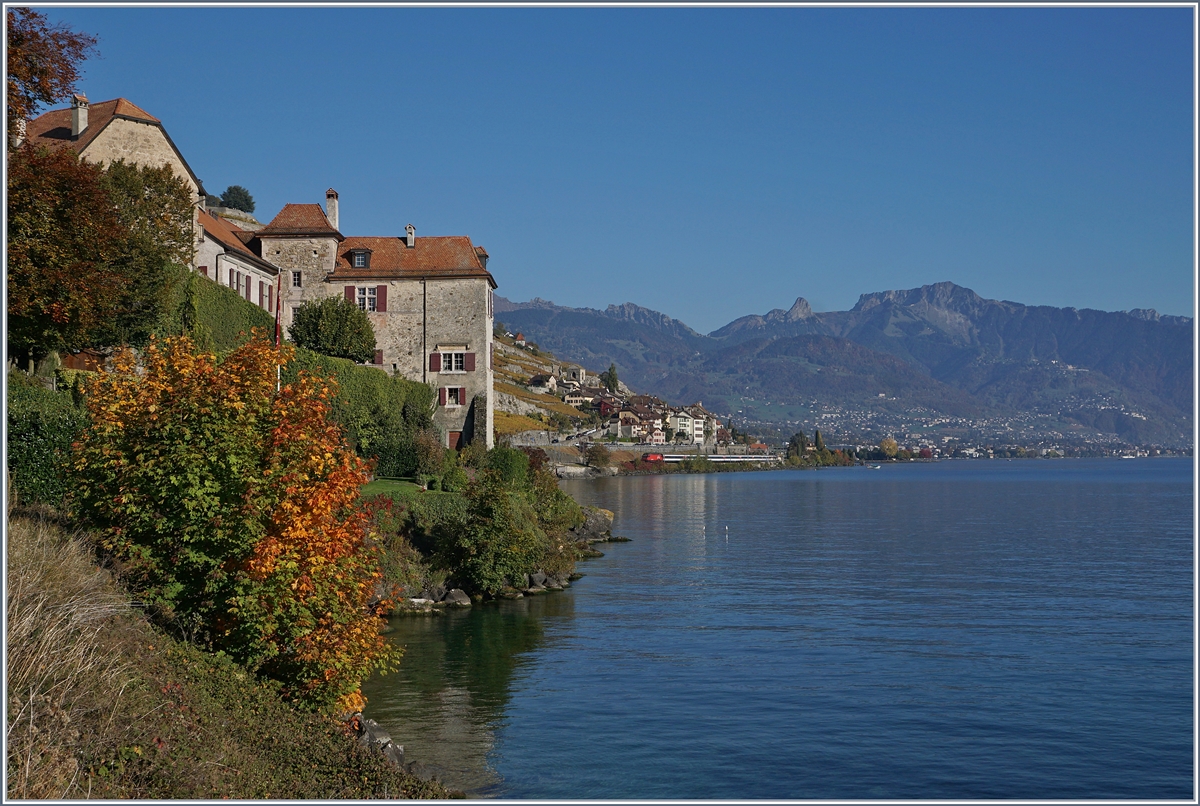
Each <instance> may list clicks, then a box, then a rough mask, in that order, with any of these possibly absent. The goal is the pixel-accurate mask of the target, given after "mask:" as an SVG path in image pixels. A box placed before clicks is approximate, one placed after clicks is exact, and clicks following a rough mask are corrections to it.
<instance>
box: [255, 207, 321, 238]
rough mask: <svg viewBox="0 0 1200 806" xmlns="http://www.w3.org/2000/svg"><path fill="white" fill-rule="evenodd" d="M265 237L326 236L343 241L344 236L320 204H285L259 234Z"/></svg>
mask: <svg viewBox="0 0 1200 806" xmlns="http://www.w3.org/2000/svg"><path fill="white" fill-rule="evenodd" d="M256 234H257V235H259V236H260V237H261V236H263V235H267V236H270V235H324V236H333V237H336V238H337V239H338V240H341V238H342V235H341V233H340V232H338V231H337V230H336V229H334V226H333V225H332V224H330V223H329V219H328V218H326V217H325V211H324V210H322V209H321V205H319V204H285V205H284V206H283V209H282V210H280V211H279V215H277V216H275V217H274V218H272V219H271V223H270V224H267V225H266V226H265V227H263V228H262V229H260V230H259V231H258V232H257V233H256Z"/></svg>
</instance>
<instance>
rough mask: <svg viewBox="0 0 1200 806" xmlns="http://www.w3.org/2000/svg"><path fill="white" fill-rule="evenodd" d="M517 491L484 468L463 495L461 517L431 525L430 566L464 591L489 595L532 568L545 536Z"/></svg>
mask: <svg viewBox="0 0 1200 806" xmlns="http://www.w3.org/2000/svg"><path fill="white" fill-rule="evenodd" d="M518 453H519V452H518ZM522 492H523V491H517V490H513V489H512V487H510V486H509V485H508V484H506V483H505V481H504V479H503V477H502V476H501V474H500V472H499V471H497V470H492V469H489V470H485V471H483V472H482V473H480V474H479V476H477V477H476V479H475V481H474V482H472V483H471V485H470V486H469V487H468V489H467V492H466V494H465V496H463V497H464V499H465V501H466V507H465V510H466V511H465V513H464V514H465V516H466V517H465V520H464V521H463V522H462V523H450V522H445V523H441V524H438V525H437V526H436V527H435V528H434V529H433V538H434V559H435V564H436V565H438V566H440V567H442V568H446V569H448V571H449V573H450V577H451V579H452V580H454V581H455V582H457V583H458V585H459V586H460V587H462V588H463V589H465V590H466V591H467V592H468V593H482V594H489V595H493V594H495V593H496V592H497V591H499V590H500V589H501V588H502V587H504V584H505V580H506V579H516V578H517V577H519V576H520V575H522V574H527V573H529V572H531V571H534V570H537V567H538V564H539V562H540V561H541V560H542V559H543V558H544V557H545V556H546V554H547V547H548V546H547V544H548V541H547V539H546V535H545V533H544V532H543V531H542V530H541V529H540V528H538V526H537V515H536V513H535V512H534V511H533V507H532V506H531V505H530V503H529V501H528V498H527V497H526V496H525V495H523V494H522Z"/></svg>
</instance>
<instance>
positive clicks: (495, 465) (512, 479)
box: [484, 445, 529, 487]
mask: <svg viewBox="0 0 1200 806" xmlns="http://www.w3.org/2000/svg"><path fill="white" fill-rule="evenodd" d="M484 466H485V467H486V468H487V469H488V470H492V471H494V472H495V473H496V474H497V475H498V476H499V477H500V481H501V482H503V483H504V484H506V485H508V486H510V487H518V486H523V485H524V484H525V482H526V480H527V475H528V473H529V456H527V455H526V454H525V453H524V452H523V451H520V450H517V449H516V448H510V447H508V446H506V445H497V446H496V447H495V448H493V449H492V450H490V451H488V454H487V458H486V459H485V460H484Z"/></svg>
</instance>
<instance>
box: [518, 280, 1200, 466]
mask: <svg viewBox="0 0 1200 806" xmlns="http://www.w3.org/2000/svg"><path fill="white" fill-rule="evenodd" d="M495 310H496V318H497V319H498V320H500V321H502V322H504V323H505V325H506V326H507V327H508V328H509V329H510V330H513V331H516V330H520V331H522V332H523V333H524V334H525V336H526V338H527V339H529V340H531V341H534V342H536V343H538V344H539V345H541V346H542V347H544V348H546V349H548V350H551V351H553V352H554V353H555V354H556V355H559V356H561V357H562V358H566V359H569V360H571V361H575V362H578V363H580V364H582V365H584V366H588V367H595V368H597V369H601V368H607V367H608V365H609V363H615V364H616V365H617V367H618V370H619V372H620V376H621V378H622V380H624V381H626V382H627V383H628V384H629V385H630V386H631V387H633V388H635V389H638V390H639V391H644V392H649V393H651V394H655V395H659V396H660V397H663V398H664V399H666V400H668V401H670V402H672V403H676V404H680V403H694V402H696V401H697V400H699V401H703V403H704V405H705V406H706V407H707V408H709V409H710V410H712V411H715V412H718V413H722V414H733V415H735V416H736V417H737V418H739V419H743V420H745V421H748V422H759V423H763V424H775V425H778V426H779V427H780V430H781V431H786V430H787V429H788V428H790V427H794V426H796V425H808V426H809V427H812V426H819V427H820V428H821V429H822V431H824V432H826V433H838V434H841V435H842V436H844V437H846V438H847V439H849V438H862V439H870V438H875V437H877V436H879V435H882V434H884V433H895V434H896V435H897V436H900V435H901V434H913V435H920V436H922V437H927V438H931V439H932V438H937V437H941V438H946V437H950V438H961V439H968V438H974V439H987V440H993V441H995V440H1000V439H1003V438H1005V437H1006V436H1008V437H1011V438H1012V439H1013V440H1014V441H1020V440H1026V441H1028V440H1030V439H1036V440H1039V441H1064V442H1072V443H1081V442H1082V443H1089V442H1090V443H1097V444H1103V443H1105V442H1115V441H1122V442H1129V443H1136V444H1147V445H1148V444H1159V445H1163V446H1170V447H1184V446H1189V445H1191V443H1192V435H1191V434H1192V414H1191V412H1192V324H1193V320H1192V319H1191V318H1189V317H1182V316H1160V315H1159V314H1158V313H1156V312H1155V311H1153V310H1145V309H1141V310H1133V311H1127V312H1106V311H1095V310H1088V309H1082V310H1077V309H1075V308H1054V307H1050V306H1027V305H1022V304H1020V303H1016V302H1007V301H998V300H988V299H984V298H982V297H980V296H979V295H978V294H976V293H975V292H973V291H971V290H970V289H967V288H963V287H961V286H957V285H954V284H953V283H948V282H946V283H937V284H935V285H927V286H923V287H921V288H916V289H910V290H902V291H883V292H878V293H873V294H863V295H862V296H861V297H860V298H859V301H858V304H856V305H855V306H854V307H853V308H852V309H850V310H849V311H830V312H822V313H816V312H814V311H813V310H812V309H811V307H810V306H809V304H808V303H807V302H806V301H805V300H804V299H803V298H799V299H797V300H796V301H795V303H794V304H793V305H792V306H791V307H790V308H789V309H787V310H784V309H782V308H780V309H776V310H773V311H771V312H769V313H767V314H765V315H761V316H760V315H749V316H743V317H741V318H740V319H736V320H734V321H732V322H730V323H729V324H727V325H725V326H724V327H722V328H720V329H718V330H715V331H713V332H712V333H709V334H707V335H704V334H700V333H697V332H696V331H694V330H692V329H691V328H690V327H688V326H687V325H686V324H684V323H683V322H680V321H678V320H676V319H672V318H671V317H669V316H666V315H665V314H662V313H659V312H658V311H652V310H649V309H647V308H643V307H640V306H638V305H635V304H633V303H625V304H623V305H610V306H608V308H607V309H606V310H603V311H601V310H596V309H592V308H566V307H562V306H558V305H554V304H553V303H551V302H547V301H545V300H541V299H534V300H532V301H530V302H526V303H513V302H510V301H508V300H506V299H504V298H503V297H497V298H496V308H495Z"/></svg>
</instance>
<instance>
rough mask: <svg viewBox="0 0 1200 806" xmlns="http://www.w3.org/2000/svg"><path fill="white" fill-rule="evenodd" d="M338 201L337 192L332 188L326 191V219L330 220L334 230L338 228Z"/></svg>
mask: <svg viewBox="0 0 1200 806" xmlns="http://www.w3.org/2000/svg"><path fill="white" fill-rule="evenodd" d="M337 200H338V195H337V191H336V190H334V189H333V188H330V189H329V190H327V191H325V217H326V218H328V219H329V223H330V225H331V226H332V227H333V228H334V229H337V228H338V209H337ZM339 231H340V230H339Z"/></svg>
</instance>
